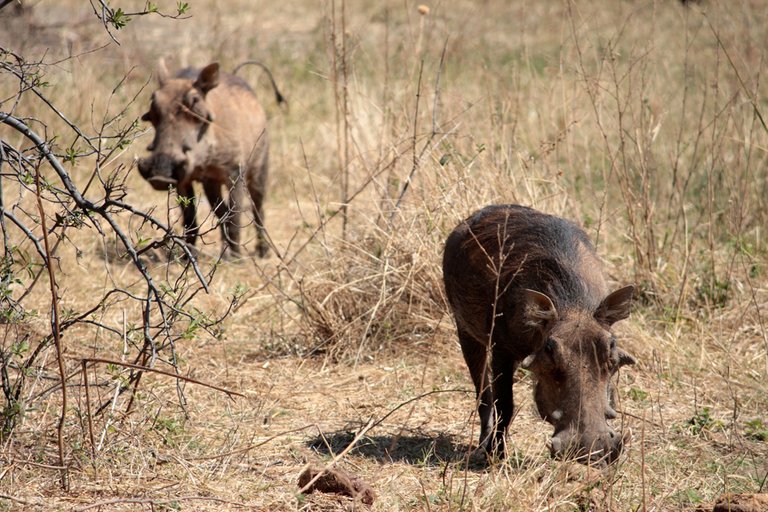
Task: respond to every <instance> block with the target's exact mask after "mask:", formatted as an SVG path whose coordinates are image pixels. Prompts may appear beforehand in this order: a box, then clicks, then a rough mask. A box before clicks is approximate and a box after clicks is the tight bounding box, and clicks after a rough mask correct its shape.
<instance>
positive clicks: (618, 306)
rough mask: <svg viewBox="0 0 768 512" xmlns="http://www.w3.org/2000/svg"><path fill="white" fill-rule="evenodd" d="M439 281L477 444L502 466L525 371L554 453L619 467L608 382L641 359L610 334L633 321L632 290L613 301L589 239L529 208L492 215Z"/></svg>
mask: <svg viewBox="0 0 768 512" xmlns="http://www.w3.org/2000/svg"><path fill="white" fill-rule="evenodd" d="M443 275H444V279H445V291H446V293H447V296H448V301H449V303H450V305H451V308H452V310H453V315H454V317H455V319H456V327H457V329H458V334H459V341H460V343H461V350H462V352H463V354H464V359H465V361H466V363H467V366H468V367H469V371H470V373H471V374H472V380H473V382H474V385H475V390H476V392H477V396H478V411H479V415H480V421H481V430H480V445H481V446H482V447H483V448H485V449H486V451H488V452H490V453H494V452H495V453H496V454H497V455H499V456H502V457H503V455H504V436H505V433H506V430H507V427H508V426H509V423H510V421H511V420H512V418H513V413H514V402H513V399H512V383H513V380H512V379H513V375H514V373H515V371H516V370H517V368H518V366H519V365H520V364H521V363H522V365H523V367H527V368H529V369H530V370H531V371H532V372H533V375H534V378H535V382H536V384H535V390H534V399H535V401H536V406H537V408H538V410H539V414H541V417H542V418H543V419H545V420H546V421H548V422H549V423H551V424H552V425H553V426H554V427H555V433H554V436H553V437H552V444H551V451H552V455H553V456H555V457H558V458H570V457H573V458H577V459H578V460H580V461H582V462H584V463H598V464H602V463H610V462H612V461H614V460H615V459H616V458H617V457H618V456H619V453H621V448H622V445H623V438H622V436H620V435H618V434H617V433H616V432H615V431H614V430H613V429H611V427H610V426H609V425H608V423H607V421H606V420H607V419H612V418H615V417H616V411H615V410H614V409H613V389H612V387H611V382H610V380H611V376H612V375H613V374H614V373H615V372H616V371H617V370H618V369H619V368H620V367H621V366H623V365H627V364H634V363H635V360H634V358H633V357H632V356H630V355H629V354H627V353H626V352H624V351H623V350H622V349H620V348H618V347H617V346H616V338H615V337H614V336H613V334H611V331H610V327H611V325H612V324H613V323H615V322H617V321H619V320H622V319H624V318H627V317H628V316H629V310H630V304H631V302H632V294H633V292H634V287H632V286H626V287H624V288H621V289H619V290H616V291H614V292H613V293H610V294H609V293H608V289H607V287H606V284H605V279H604V277H603V270H602V263H601V261H600V259H599V258H598V256H597V254H596V253H595V249H594V247H593V246H592V244H591V243H590V241H589V239H588V238H587V235H586V233H584V231H582V230H581V229H580V228H579V227H577V226H576V225H575V224H573V223H571V222H569V221H567V220H564V219H561V218H558V217H554V216H552V215H547V214H544V213H541V212H538V211H536V210H533V209H531V208H526V207H523V206H517V205H498V206H488V207H486V208H484V209H482V210H480V211H478V212H476V213H475V214H474V215H472V216H471V217H469V218H468V219H466V220H465V221H463V222H462V223H461V224H459V226H458V227H457V228H456V229H455V230H454V231H453V232H452V233H451V234H450V236H449V237H448V240H447V241H446V243H445V254H444V256H443ZM489 352H490V353H489Z"/></svg>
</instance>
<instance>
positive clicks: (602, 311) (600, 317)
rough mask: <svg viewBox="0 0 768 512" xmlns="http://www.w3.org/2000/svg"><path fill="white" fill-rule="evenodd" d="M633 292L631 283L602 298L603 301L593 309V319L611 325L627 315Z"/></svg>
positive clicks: (633, 288)
mask: <svg viewBox="0 0 768 512" xmlns="http://www.w3.org/2000/svg"><path fill="white" fill-rule="evenodd" d="M634 293H635V287H634V286H632V285H629V286H625V287H624V288H619V289H618V290H616V291H615V292H613V293H611V294H610V295H608V296H607V297H606V298H604V299H603V302H601V303H600V305H599V306H598V307H597V311H595V319H596V320H597V321H598V322H603V323H606V324H608V325H613V324H614V323H616V322H618V321H619V320H624V319H625V318H627V317H629V310H630V308H631V306H632V295H633V294H634Z"/></svg>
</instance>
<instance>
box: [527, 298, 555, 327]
mask: <svg viewBox="0 0 768 512" xmlns="http://www.w3.org/2000/svg"><path fill="white" fill-rule="evenodd" d="M523 321H524V322H525V323H526V325H528V326H530V327H534V328H537V329H540V330H542V331H546V330H547V329H548V328H549V327H550V326H551V325H552V324H553V323H554V322H555V321H557V309H555V305H554V304H552V300H551V299H550V298H549V297H547V296H546V295H544V294H543V293H541V292H537V291H536V290H528V289H526V290H523Z"/></svg>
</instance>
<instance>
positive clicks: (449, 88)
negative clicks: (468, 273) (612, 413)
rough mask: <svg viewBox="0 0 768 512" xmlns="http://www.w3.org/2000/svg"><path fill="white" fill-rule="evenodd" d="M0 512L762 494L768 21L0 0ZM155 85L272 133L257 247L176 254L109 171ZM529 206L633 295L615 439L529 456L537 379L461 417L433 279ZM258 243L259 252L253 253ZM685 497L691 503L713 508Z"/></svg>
mask: <svg viewBox="0 0 768 512" xmlns="http://www.w3.org/2000/svg"><path fill="white" fill-rule="evenodd" d="M0 5H4V6H3V7H2V8H1V9H0V77H1V78H2V79H1V80H0V116H2V117H0V121H2V124H0V139H1V140H2V146H1V147H0V187H1V188H0V198H1V199H2V204H0V211H1V212H2V215H0V230H1V231H2V240H0V247H2V257H1V258H2V259H0V261H1V262H2V264H0V357H1V358H2V370H1V375H0V377H1V379H0V383H1V384H2V395H0V460H1V461H2V463H1V464H0V510H17V509H19V510H22V509H23V510H240V509H248V510H351V509H364V508H367V507H366V505H363V504H361V503H359V502H354V501H352V500H350V499H348V498H344V497H338V496H334V495H322V494H300V492H299V491H300V489H299V487H298V485H297V480H298V477H299V474H300V473H301V472H302V471H303V470H304V469H305V468H306V467H307V466H308V465H312V466H316V467H320V468H324V467H338V468H341V469H343V470H345V471H346V472H348V473H350V474H353V475H355V476H357V477H359V478H361V479H362V480H364V481H365V482H366V483H367V484H369V485H370V486H371V487H372V488H373V489H374V491H375V493H376V500H375V502H374V503H373V505H372V508H371V509H372V510H478V511H479V510H520V511H529V510H557V511H571V510H585V511H586V510H594V511H598V510H632V511H634V510H657V511H667V510H697V509H699V508H700V507H701V509H702V510H707V509H711V503H712V502H713V501H714V500H715V499H716V498H717V497H718V496H719V495H721V494H722V493H725V492H736V493H738V492H748V493H754V492H761V491H762V492H766V489H767V488H768V483H767V480H768V462H767V461H768V332H766V328H767V325H766V323H767V320H766V318H765V316H764V315H763V313H764V311H765V308H766V306H768V245H766V239H765V226H766V223H767V222H768V204H766V201H768V199H767V198H768V194H767V193H766V192H767V190H766V187H767V186H768V182H767V181H766V179H767V178H768V166H767V165H766V164H767V163H768V126H767V125H766V117H768V100H767V98H768V94H767V93H768V90H767V89H766V85H765V77H764V72H765V71H766V69H768V66H766V48H768V10H766V9H765V6H764V5H763V3H762V2H757V1H752V0H738V1H735V2H715V1H711V2H708V1H701V2H688V3H686V4H684V3H682V2H676V1H671V0H670V1H663V2H661V1H650V0H648V1H646V0H643V1H628V0H625V1H614V2H586V1H580V0H563V1H559V0H547V1H540V2H522V1H514V2H511V1H507V0H484V1H471V0H457V1H452V2H440V1H437V2H425V3H424V5H419V3H416V2H409V1H379V2H362V1H358V2H353V1H346V2H345V1H344V0H325V1H323V2H317V1H311V0H297V1H292V2H286V1H281V2H278V1H272V0H262V1H258V2H248V1H245V0H234V1H229V2H215V1H212V0H195V1H189V2H164V1H158V2H156V3H155V2H144V1H139V0H113V1H111V2H108V3H107V2H101V1H95V0H92V1H90V2H86V1H79V0H78V1H75V0H66V1H57V2H53V1H48V0H32V1H25V0H22V2H21V3H20V7H19V3H18V2H12V3H9V2H0ZM161 57H162V58H164V59H165V61H166V63H167V64H168V66H169V67H170V68H172V69H178V68H180V67H183V66H188V65H189V66H202V65H205V64H207V63H209V62H212V61H218V62H220V63H221V65H222V69H224V70H232V69H234V68H235V67H236V66H237V65H238V64H240V63H241V62H244V61H247V60H252V59H256V60H258V61H260V62H262V63H264V64H266V65H267V66H268V67H269V68H270V69H271V70H272V72H273V74H274V75H275V78H276V80H277V82H278V84H279V86H280V87H281V89H282V90H283V92H284V93H285V95H286V97H287V99H288V104H289V106H288V107H287V108H286V107H280V106H278V105H276V104H275V102H274V101H273V96H272V91H271V86H270V85H269V82H268V80H267V77H266V75H265V74H264V73H263V72H261V71H260V70H259V69H258V68H257V67H245V68H243V69H242V70H240V71H239V73H238V74H239V75H240V76H242V77H243V78H245V79H246V80H247V81H248V82H249V83H251V84H252V85H253V87H254V89H255V90H256V92H257V94H258V95H259V97H260V98H261V101H262V103H263V104H264V106H265V108H266V109H267V111H268V115H269V118H270V128H269V129H270V141H271V176H270V185H269V192H268V196H267V200H266V206H265V210H266V226H267V230H268V232H269V238H270V241H271V244H272V250H271V253H270V256H269V257H268V258H266V259H259V258H255V257H246V258H244V259H243V260H242V261H239V262H235V263H231V262H223V261H220V260H219V257H218V256H219V248H220V246H221V243H220V242H221V241H220V236H219V232H218V230H217V229H216V225H215V221H214V216H213V215H212V214H211V213H210V206H209V205H208V204H207V203H206V201H205V199H204V198H203V196H202V194H201V191H198V192H199V196H200V199H199V201H200V208H199V209H200V213H201V214H202V215H201V218H203V217H204V222H203V232H204V234H203V244H199V249H200V254H199V256H198V258H197V259H196V260H190V259H189V258H188V257H185V256H186V255H185V249H184V247H183V245H182V244H181V243H180V238H179V235H180V219H179V215H180V214H179V211H180V207H179V204H178V200H177V198H176V196H175V195H174V194H173V193H163V192H158V191H155V190H153V189H152V188H151V187H150V186H149V185H148V184H147V183H146V182H145V181H143V180H142V178H141V177H140V176H139V175H138V172H137V169H136V166H135V159H136V158H137V157H139V156H142V155H143V154H145V147H146V146H147V145H148V144H149V142H150V141H151V138H152V133H151V130H150V128H149V127H148V126H147V125H146V124H144V123H142V122H140V120H139V119H140V117H141V115H142V114H143V113H144V112H145V111H146V108H147V107H148V105H149V97H150V94H151V92H152V90H153V88H154V87H155V82H154V80H153V78H152V74H153V70H154V69H155V65H156V63H157V61H158V59H159V58H161ZM509 202H515V203H521V204H526V205H531V206H534V207H535V208H537V209H540V210H543V211H546V212H549V213H553V214H557V215H561V216H564V217H567V218H570V219H573V220H575V221H576V222H578V223H579V224H580V225H582V226H584V228H585V229H586V230H587V232H588V233H589V234H590V236H591V238H592V239H593V241H594V242H595V244H596V246H597V249H598V252H599V253H600V254H601V256H602V257H603V259H604V260H605V262H606V266H607V269H608V271H609V276H610V279H611V280H612V287H614V288H615V287H617V286H618V285H622V284H625V283H635V284H636V285H637V287H638V290H639V293H638V296H637V297H636V300H635V304H634V306H633V313H632V316H631V318H630V319H629V320H627V321H623V322H621V323H619V324H617V326H616V328H617V332H618V334H619V337H620V341H619V343H620V344H621V346H622V347H624V348H625V349H626V350H627V351H628V352H630V353H631V354H633V355H634V356H635V357H636V358H637V360H638V364H637V365H636V366H633V367H628V368H624V369H622V371H621V372H620V373H619V375H618V377H617V379H616V386H617V390H618V397H619V403H618V407H617V408H618V409H619V412H620V414H619V418H618V419H616V420H615V421H614V426H615V427H616V428H617V429H620V430H622V431H623V432H627V433H628V434H629V435H631V442H630V443H629V444H628V446H626V448H625V451H624V453H623V455H622V456H621V458H620V459H619V461H618V462H617V463H616V464H615V465H613V466H612V467H610V468H609V469H607V470H604V471H599V470H595V469H591V468H586V467H584V466H580V465H578V464H574V463H568V462H562V461H554V460H552V459H551V458H550V456H549V450H548V449H547V440H548V439H549V437H550V435H551V427H550V426H549V425H548V424H546V423H544V422H543V421H542V420H540V419H539V418H538V415H537V413H536V411H535V407H534V404H533V400H532V398H531V394H530V391H529V390H530V386H531V382H530V375H529V374H527V373H525V372H521V373H520V375H519V376H518V378H519V382H518V383H517V384H516V390H517V393H516V402H517V405H518V412H517V416H516V418H515V420H514V421H513V423H512V427H511V433H510V446H511V454H510V457H509V460H508V461H506V462H504V463H499V464H493V465H491V466H486V465H485V464H484V462H483V458H482V457H480V456H479V455H477V454H474V453H473V452H472V447H473V446H474V445H476V443H477V434H478V428H479V425H478V420H477V418H476V414H475V413H474V410H475V403H474V393H473V391H472V384H471V381H470V378H469V373H468V371H467V370H466V367H465V365H464V362H463V360H462V357H461V353H460V350H459V347H458V342H457V339H456V334H455V328H454V324H453V320H452V318H451V317H450V314H449V311H448V308H447V304H446V300H445V296H444V292H443V287H442V276H441V271H440V260H441V255H442V246H443V242H444V240H445V237H446V236H447V234H448V233H449V232H450V231H451V230H452V229H453V228H454V227H455V226H456V224H457V223H458V222H459V221H460V220H461V219H463V218H465V217H466V216H467V215H469V214H470V213H471V212H473V211H474V210H476V209H478V208H479V207H481V206H484V205H487V204H490V203H509ZM247 232H248V233H249V235H250V238H249V239H248V240H247V241H246V249H247V251H249V252H251V253H253V250H254V248H255V245H256V241H255V230H251V229H249V230H248V231H247ZM707 507H709V508H707Z"/></svg>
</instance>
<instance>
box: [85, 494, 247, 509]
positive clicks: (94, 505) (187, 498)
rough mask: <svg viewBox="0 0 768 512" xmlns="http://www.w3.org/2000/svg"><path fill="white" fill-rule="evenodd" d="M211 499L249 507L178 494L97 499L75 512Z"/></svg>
mask: <svg viewBox="0 0 768 512" xmlns="http://www.w3.org/2000/svg"><path fill="white" fill-rule="evenodd" d="M193 500H198V501H212V502H214V503H226V504H227V505H234V506H236V507H240V508H249V506H248V505H246V504H245V503H239V502H237V501H229V500H223V499H221V498H216V497H213V496H179V497H177V498H176V497H174V498H165V499H153V498H113V499H110V500H104V501H97V502H96V503H91V504H90V505H86V506H84V507H80V508H77V509H75V510H76V511H77V512H82V511H84V510H91V509H94V508H101V507H105V506H107V505H117V504H123V503H135V504H137V505H142V504H146V505H150V506H154V505H164V504H173V503H176V502H179V501H193Z"/></svg>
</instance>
